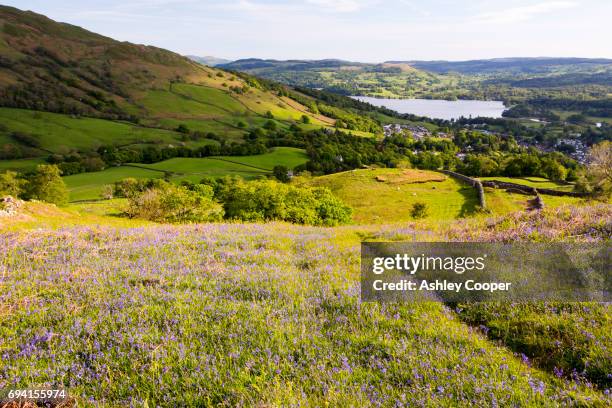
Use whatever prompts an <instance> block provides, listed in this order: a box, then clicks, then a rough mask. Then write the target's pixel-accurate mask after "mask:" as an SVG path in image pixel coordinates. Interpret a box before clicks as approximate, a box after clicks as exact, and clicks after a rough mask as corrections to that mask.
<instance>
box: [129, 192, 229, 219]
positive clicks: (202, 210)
mask: <svg viewBox="0 0 612 408" xmlns="http://www.w3.org/2000/svg"><path fill="white" fill-rule="evenodd" d="M126 212H127V215H128V216H129V217H131V218H134V217H137V218H144V219H147V220H151V221H157V222H173V223H186V222H207V221H218V220H220V219H221V218H222V216H223V210H222V208H221V206H220V205H219V204H218V203H216V202H214V200H213V190H212V188H211V187H210V186H205V185H195V186H192V188H191V189H190V188H188V187H186V186H176V185H174V184H171V183H167V182H160V183H157V186H155V187H151V188H147V189H146V190H144V191H141V192H137V193H135V194H133V195H131V197H129V205H128V209H127V211H126Z"/></svg>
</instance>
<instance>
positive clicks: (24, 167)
mask: <svg viewBox="0 0 612 408" xmlns="http://www.w3.org/2000/svg"><path fill="white" fill-rule="evenodd" d="M45 163H46V162H45V160H44V159H43V158H40V157H39V158H34V159H17V160H0V172H1V171H4V170H14V171H28V170H33V169H35V168H36V166H37V165H39V164H45Z"/></svg>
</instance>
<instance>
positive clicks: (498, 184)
mask: <svg viewBox="0 0 612 408" xmlns="http://www.w3.org/2000/svg"><path fill="white" fill-rule="evenodd" d="M464 177H465V176H464ZM482 185H483V186H485V187H493V188H504V189H512V190H518V191H521V192H523V193H524V194H530V195H537V194H545V195H552V196H565V197H587V196H588V194H587V193H577V192H575V191H559V190H552V189H549V188H538V189H536V188H535V187H529V186H525V185H522V184H516V183H510V182H507V181H499V180H486V181H483V182H482Z"/></svg>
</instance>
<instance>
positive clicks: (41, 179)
mask: <svg viewBox="0 0 612 408" xmlns="http://www.w3.org/2000/svg"><path fill="white" fill-rule="evenodd" d="M28 181H29V182H28V186H27V196H28V198H31V199H37V200H42V201H47V202H49V203H53V204H57V205H63V204H66V203H67V202H68V189H67V188H66V184H65V183H64V180H62V177H61V172H60V169H59V168H58V167H57V166H56V165H54V164H51V165H47V164H39V165H38V166H36V171H35V172H34V174H33V175H32V176H31V177H30V178H29V180H28Z"/></svg>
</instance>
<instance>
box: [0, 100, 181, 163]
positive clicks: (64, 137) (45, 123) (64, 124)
mask: <svg viewBox="0 0 612 408" xmlns="http://www.w3.org/2000/svg"><path fill="white" fill-rule="evenodd" d="M0 120H1V121H2V124H3V125H4V126H5V127H6V128H7V130H6V132H7V133H8V132H15V131H17V132H23V133H28V134H31V135H33V136H35V137H36V138H37V139H38V140H39V141H40V144H41V148H43V149H45V150H48V151H50V152H67V151H70V150H71V149H78V150H93V149H95V148H96V147H97V146H100V145H109V144H111V145H117V146H121V145H128V144H133V143H142V142H154V141H160V142H165V143H178V142H179V140H180V134H179V133H176V132H173V131H169V130H161V129H150V128H145V127H141V126H135V125H133V124H130V123H125V122H114V121H109V120H103V119H94V118H73V117H70V116H68V115H61V114H57V113H49V112H38V111H29V110H25V109H11V108H0Z"/></svg>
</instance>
